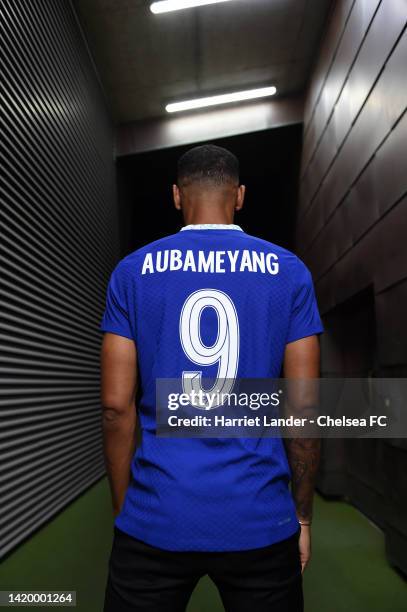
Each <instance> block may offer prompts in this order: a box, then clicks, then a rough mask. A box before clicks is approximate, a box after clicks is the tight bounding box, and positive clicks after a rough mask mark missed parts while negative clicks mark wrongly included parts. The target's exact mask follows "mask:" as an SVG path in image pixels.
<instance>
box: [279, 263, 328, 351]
mask: <svg viewBox="0 0 407 612" xmlns="http://www.w3.org/2000/svg"><path fill="white" fill-rule="evenodd" d="M323 331H324V328H323V325H322V321H321V317H320V316H319V311H318V305H317V300H316V297H315V291H314V284H313V282H312V276H311V273H310V271H309V270H308V268H307V266H306V265H305V264H304V263H303V262H302V261H301V260H300V259H297V262H296V268H295V273H294V288H293V299H292V307H291V316H290V325H289V330H288V336H287V343H288V342H294V341H295V340H300V338H305V337H307V336H313V335H314V334H321V333H322V332H323Z"/></svg>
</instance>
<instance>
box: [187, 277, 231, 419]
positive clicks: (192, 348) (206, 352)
mask: <svg viewBox="0 0 407 612" xmlns="http://www.w3.org/2000/svg"><path fill="white" fill-rule="evenodd" d="M205 308H213V310H214V311H215V313H216V315H217V319H218V335H217V338H216V340H215V343H214V344H212V345H211V346H206V345H205V344H203V342H202V339H201V327H200V326H201V315H202V312H203V310H204V309H205ZM179 333H180V338H181V344H182V348H183V349H184V353H185V355H186V356H187V357H188V359H190V361H192V362H193V363H196V364H197V365H201V366H210V365H213V364H215V363H218V364H219V366H218V373H217V377H216V381H215V384H214V385H213V387H212V388H211V389H203V388H202V370H197V371H192V372H188V371H183V372H182V388H183V391H184V393H188V395H191V392H192V391H194V392H195V393H199V392H200V391H201V392H202V391H203V392H204V393H208V394H222V393H224V394H226V393H230V392H231V390H232V388H233V386H234V382H235V378H236V374H237V368H238V364H239V320H238V318H237V312H236V308H235V305H234V304H233V302H232V300H231V299H230V297H229V296H228V295H227V294H226V293H224V292H223V291H219V290H218V289H200V290H199V291H194V293H191V295H190V296H188V298H187V299H186V300H185V302H184V305H183V307H182V310H181V316H180V323H179ZM200 395H201V397H202V393H201V394H200ZM193 397H194V396H192V398H193ZM191 403H192V405H193V406H195V407H196V408H203V409H209V408H216V407H217V406H220V405H221V404H222V403H224V402H222V401H221V399H219V401H216V400H215V401H214V402H213V404H211V405H210V406H207V405H205V402H204V403H202V400H201V401H200V400H199V399H198V398H195V400H194V399H193V400H192V401H191Z"/></svg>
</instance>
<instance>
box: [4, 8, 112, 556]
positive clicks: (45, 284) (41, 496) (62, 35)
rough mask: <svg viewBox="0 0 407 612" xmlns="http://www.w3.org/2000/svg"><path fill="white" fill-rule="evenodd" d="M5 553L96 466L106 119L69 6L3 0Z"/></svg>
mask: <svg viewBox="0 0 407 612" xmlns="http://www.w3.org/2000/svg"><path fill="white" fill-rule="evenodd" d="M0 7H1V13H0V28H1V35H2V41H3V45H2V48H1V51H0V69H1V71H2V75H3V80H2V86H1V101H0V124H1V140H0V159H1V177H0V194H1V196H0V197H1V203H2V206H1V210H0V220H1V221H0V222H1V231H2V242H1V247H0V260H1V265H2V269H3V274H2V278H1V295H2V303H3V305H2V311H3V317H2V323H1V329H0V333H1V337H2V341H3V350H2V354H1V362H0V367H1V371H2V387H1V399H0V402H1V411H2V417H3V418H2V428H1V432H0V464H1V471H0V496H1V499H2V504H1V511H0V526H1V527H0V555H3V554H5V553H7V552H8V551H10V550H11V549H12V548H13V547H15V546H16V545H17V544H18V543H19V542H21V541H22V540H23V539H24V538H25V537H27V536H29V535H30V534H31V533H32V532H33V531H34V530H35V529H37V528H38V527H40V526H41V525H42V524H44V522H45V521H47V520H48V519H49V518H51V517H52V516H53V515H54V514H55V513H56V512H58V511H59V510H61V509H62V508H63V507H64V506H65V505H66V504H68V503H69V502H70V501H71V500H72V499H74V498H75V497H76V496H77V495H78V494H80V493H81V492H83V491H84V490H85V489H86V487H88V486H89V485H91V484H92V483H94V482H95V481H96V480H97V479H98V478H100V477H101V476H102V475H103V474H104V465H103V454H102V447H101V432H100V404H99V350H100V340H101V334H100V332H99V331H98V324H99V320H100V317H101V314H102V311H103V307H104V299H105V288H106V282H107V279H108V277H109V275H110V272H111V269H112V267H113V266H114V264H115V262H116V260H117V257H118V253H119V244H118V230H117V219H116V214H117V212H116V201H115V172H114V161H113V126H112V125H111V122H110V119H109V115H108V112H107V109H106V105H105V100H104V95H103V92H102V90H101V87H100V83H99V80H98V77H97V74H96V72H95V69H94V66H93V63H92V60H91V57H90V55H89V53H88V50H87V46H86V43H85V41H84V38H83V35H82V32H81V30H80V28H79V26H78V22H77V19H76V15H75V13H74V11H73V8H72V6H71V4H70V3H69V2H62V1H55V2H54V1H51V0H45V1H44V2H41V3H36V2H32V1H31V0H21V1H20V2H18V3H15V2H11V1H7V0H1V1H0Z"/></svg>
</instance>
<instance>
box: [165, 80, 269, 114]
mask: <svg viewBox="0 0 407 612" xmlns="http://www.w3.org/2000/svg"><path fill="white" fill-rule="evenodd" d="M276 91H277V90H276V88H275V87H274V86H272V87H262V88H260V89H248V90H246V91H237V92H235V93H228V94H222V95H220V96H209V97H207V98H197V99H195V100H185V101H183V102H173V103H172V104H167V106H166V107H165V110H166V111H167V113H178V112H180V111H186V110H192V109H194V108H204V107H206V106H218V105H219V104H231V103H232V102H241V101H244V100H254V99H256V98H266V97H267V96H273V95H274V94H275V93H276Z"/></svg>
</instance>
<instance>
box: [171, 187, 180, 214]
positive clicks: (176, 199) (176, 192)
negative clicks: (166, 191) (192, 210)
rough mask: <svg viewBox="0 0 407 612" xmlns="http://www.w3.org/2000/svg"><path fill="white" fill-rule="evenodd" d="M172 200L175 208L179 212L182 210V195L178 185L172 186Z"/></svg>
mask: <svg viewBox="0 0 407 612" xmlns="http://www.w3.org/2000/svg"><path fill="white" fill-rule="evenodd" d="M172 198H173V200H174V206H175V208H176V209H177V210H181V194H180V191H179V187H178V185H173V186H172Z"/></svg>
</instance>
